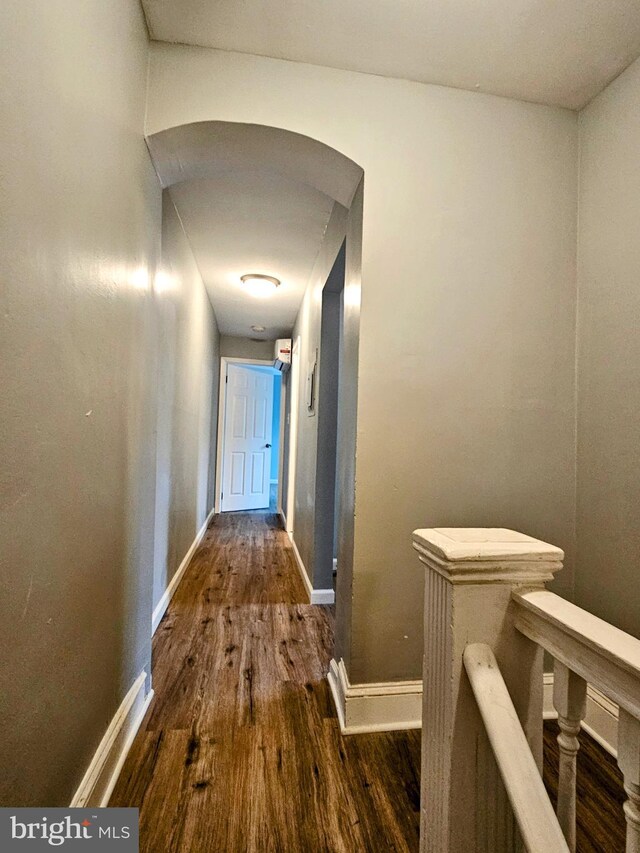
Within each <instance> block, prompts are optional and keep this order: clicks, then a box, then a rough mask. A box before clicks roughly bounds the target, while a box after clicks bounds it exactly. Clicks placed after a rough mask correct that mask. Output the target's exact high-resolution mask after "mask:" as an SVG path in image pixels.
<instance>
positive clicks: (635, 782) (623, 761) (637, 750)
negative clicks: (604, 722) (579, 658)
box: [618, 708, 640, 853]
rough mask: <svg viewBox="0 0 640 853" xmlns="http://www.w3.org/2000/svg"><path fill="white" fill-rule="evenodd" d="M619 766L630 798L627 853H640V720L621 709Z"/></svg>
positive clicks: (628, 800)
mask: <svg viewBox="0 0 640 853" xmlns="http://www.w3.org/2000/svg"><path fill="white" fill-rule="evenodd" d="M618 765H619V767H620V770H622V774H623V776H624V790H625V793H626V795H627V797H628V799H627V801H626V803H625V804H624V816H625V818H626V821H627V848H626V853H640V720H637V719H636V718H635V717H632V716H631V714H629V713H627V712H626V711H625V710H624V708H620V717H619V719H618Z"/></svg>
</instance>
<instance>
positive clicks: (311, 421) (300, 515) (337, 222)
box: [289, 202, 347, 589]
mask: <svg viewBox="0 0 640 853" xmlns="http://www.w3.org/2000/svg"><path fill="white" fill-rule="evenodd" d="M346 227H347V211H346V210H345V208H344V207H342V205H339V204H338V203H337V202H336V203H335V205H334V208H333V212H332V214H331V217H330V219H329V223H328V225H327V229H326V231H325V236H324V240H323V242H322V245H321V247H320V251H319V252H318V257H317V258H316V262H315V264H314V268H313V271H312V273H311V276H310V279H309V284H308V286H307V289H306V291H305V294H304V298H303V300H302V305H301V307H300V311H299V313H298V317H297V318H296V323H295V326H294V330H293V340H294V341H295V340H296V338H297V337H298V336H299V337H300V351H299V359H300V372H299V394H298V440H297V446H296V484H295V508H294V527H293V537H294V539H295V542H296V545H297V547H298V551H299V552H300V556H301V557H302V561H303V563H304V565H305V567H306V570H307V574H308V575H309V579H310V581H311V583H312V584H313V586H314V587H315V588H316V589H317V588H321V587H320V583H319V578H318V577H316V574H317V573H316V552H315V513H316V468H317V460H318V415H317V413H316V414H314V415H310V414H309V412H308V410H307V402H306V387H307V375H308V373H309V371H310V369H311V366H312V364H313V362H314V361H315V360H316V357H318V362H319V355H320V343H321V339H320V338H321V315H322V288H323V287H324V285H325V282H326V281H327V278H328V276H329V273H330V272H331V268H332V267H333V263H334V261H335V259H336V255H337V254H338V252H339V251H340V247H341V245H342V243H343V242H344V238H345V233H346ZM292 376H293V373H290V374H289V377H290V378H292ZM318 380H319V382H320V383H321V382H322V378H321V376H320V373H319V371H318Z"/></svg>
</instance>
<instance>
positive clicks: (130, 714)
mask: <svg viewBox="0 0 640 853" xmlns="http://www.w3.org/2000/svg"><path fill="white" fill-rule="evenodd" d="M146 680H147V673H146V672H144V671H143V672H141V673H140V675H139V676H138V677H137V678H136V680H135V681H134V683H133V685H132V686H131V688H130V690H129V692H128V693H127V695H126V696H125V697H124V699H123V700H122V704H121V705H120V707H119V708H118V710H117V711H116V713H115V715H114V717H113V719H112V720H111V722H110V723H109V727H108V728H107V731H106V732H105V734H104V737H103V738H102V740H101V741H100V745H99V746H98V749H97V750H96V752H95V754H94V756H93V758H92V759H91V763H90V764H89V767H88V769H87V772H86V773H85V774H84V778H83V779H82V782H80V785H79V786H78V790H77V791H76V792H75V794H74V796H73V799H72V800H71V805H70V808H89V807H97V808H103V807H105V806H107V805H108V804H109V798H110V797H111V794H112V792H113V789H114V787H115V784H116V782H117V781H118V776H119V775H120V771H121V770H122V766H123V764H124V762H125V759H126V757H127V754H128V753H129V750H130V749H131V744H132V743H133V739H134V738H135V736H136V734H137V732H138V729H139V728H140V723H141V722H142V720H143V719H144V715H145V714H146V713H147V708H148V707H149V703H150V702H151V700H152V698H153V690H150V691H149V692H148V693H147V695H146V696H145V694H144V687H145V683H146Z"/></svg>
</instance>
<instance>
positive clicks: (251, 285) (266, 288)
mask: <svg viewBox="0 0 640 853" xmlns="http://www.w3.org/2000/svg"><path fill="white" fill-rule="evenodd" d="M240 281H241V282H242V283H243V284H244V286H245V288H246V290H247V292H248V293H250V294H251V295H252V296H257V297H258V298H260V299H263V298H264V297H265V296H273V294H274V293H275V292H276V288H277V287H280V280H279V279H277V278H274V277H273V276H272V275H261V274H260V273H249V274H247V275H243V276H240Z"/></svg>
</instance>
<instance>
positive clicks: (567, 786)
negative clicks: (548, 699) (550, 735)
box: [553, 661, 587, 851]
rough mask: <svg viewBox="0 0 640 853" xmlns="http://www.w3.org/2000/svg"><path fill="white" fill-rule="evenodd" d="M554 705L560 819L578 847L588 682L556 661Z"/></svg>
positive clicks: (573, 845)
mask: <svg viewBox="0 0 640 853" xmlns="http://www.w3.org/2000/svg"><path fill="white" fill-rule="evenodd" d="M553 671H554V679H553V704H554V707H555V709H556V711H557V712H558V725H559V726H560V734H559V735H558V748H559V752H560V766H559V775H558V807H557V809H556V811H557V814H558V822H559V823H560V826H561V827H562V831H563V833H564V837H565V838H566V839H567V844H568V846H569V849H570V850H572V851H575V849H576V757H577V755H578V750H579V749H580V742H579V740H578V735H579V734H580V723H581V722H582V720H583V719H584V716H585V714H586V711H587V682H586V681H585V680H584V678H580V676H579V675H576V674H575V672H572V671H571V670H570V669H568V668H567V667H566V666H565V665H564V664H563V663H560V661H555V664H554V670H553Z"/></svg>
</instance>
